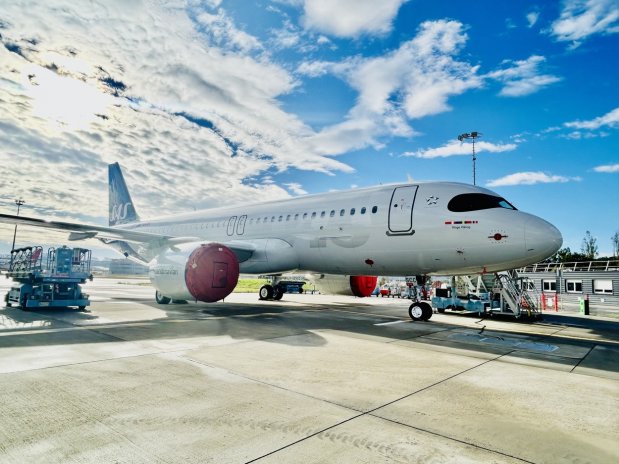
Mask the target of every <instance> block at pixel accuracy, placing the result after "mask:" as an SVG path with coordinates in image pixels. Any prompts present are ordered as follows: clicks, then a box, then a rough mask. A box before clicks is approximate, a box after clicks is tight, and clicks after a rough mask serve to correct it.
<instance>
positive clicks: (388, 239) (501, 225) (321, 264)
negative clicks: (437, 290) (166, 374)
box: [119, 182, 562, 275]
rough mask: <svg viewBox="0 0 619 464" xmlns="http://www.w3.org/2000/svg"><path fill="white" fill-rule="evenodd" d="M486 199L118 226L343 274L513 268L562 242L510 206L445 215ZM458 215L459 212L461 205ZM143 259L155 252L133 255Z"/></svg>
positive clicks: (384, 192) (364, 201) (245, 212)
mask: <svg viewBox="0 0 619 464" xmlns="http://www.w3.org/2000/svg"><path fill="white" fill-rule="evenodd" d="M463 194H479V195H482V196H483V195H486V196H491V197H492V198H497V197H498V195H496V194H495V193H493V192H490V191H488V190H486V189H482V188H479V187H474V186H471V185H466V184H458V183H447V182H429V183H419V184H402V185H389V186H380V187H373V188H367V189H361V190H354V191H345V192H332V193H326V194H319V195H310V196H305V197H299V198H291V199H286V200H280V201H271V202H266V203H259V204H251V205H250V204H248V205H240V206H234V207H224V208H216V209H211V210H205V211H199V212H194V213H188V214H181V215H175V216H171V217H167V218H159V219H154V220H150V221H144V222H140V223H134V224H128V225H124V226H119V228H122V229H129V230H135V231H142V232H152V233H158V234H166V235H173V236H176V237H196V241H195V242H193V243H188V244H185V245H179V246H178V247H177V248H176V251H172V252H170V251H169V250H168V251H167V254H168V256H169V255H170V253H171V254H174V253H175V252H179V253H184V252H186V250H185V248H188V247H195V246H196V242H200V241H205V242H219V243H222V244H227V243H232V244H234V243H237V244H243V243H245V244H250V245H251V246H253V247H254V251H253V252H252V253H248V257H249V256H250V255H251V256H250V257H249V258H248V259H239V261H240V271H241V272H242V273H250V274H275V273H281V272H286V271H293V270H302V271H310V272H319V273H329V274H348V275H416V274H433V273H434V274H469V273H482V272H494V271H499V270H505V269H512V268H516V267H520V266H524V265H527V264H531V263H534V262H538V261H540V260H543V259H545V258H546V257H548V256H550V255H551V254H553V253H554V252H556V251H557V250H558V249H559V248H560V246H561V243H562V238H561V234H560V233H559V231H558V230H557V229H556V228H555V227H554V226H552V225H551V224H549V223H548V222H546V221H544V220H542V219H540V218H538V217H536V216H533V215H530V214H527V213H523V212H521V211H518V210H515V209H513V208H512V207H511V205H509V204H507V205H509V206H507V207H492V208H489V209H474V208H475V206H474V205H473V206H472V208H473V209H471V210H469V211H452V210H450V209H448V204H449V202H450V200H451V199H452V198H454V197H456V196H458V195H463ZM459 209H462V208H459ZM134 250H135V252H136V253H137V254H138V255H139V256H140V258H141V259H142V260H144V261H150V260H151V259H153V258H156V257H157V256H158V255H159V253H160V252H161V250H158V249H157V248H156V247H154V246H153V245H152V244H150V245H142V246H140V247H135V248H134Z"/></svg>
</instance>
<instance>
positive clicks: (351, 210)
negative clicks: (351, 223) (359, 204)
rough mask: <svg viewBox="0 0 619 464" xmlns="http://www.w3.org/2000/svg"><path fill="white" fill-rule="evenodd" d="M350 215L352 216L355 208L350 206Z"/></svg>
mask: <svg viewBox="0 0 619 464" xmlns="http://www.w3.org/2000/svg"><path fill="white" fill-rule="evenodd" d="M350 215H351V216H354V215H355V208H350Z"/></svg>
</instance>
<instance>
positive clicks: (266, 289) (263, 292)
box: [258, 285, 273, 300]
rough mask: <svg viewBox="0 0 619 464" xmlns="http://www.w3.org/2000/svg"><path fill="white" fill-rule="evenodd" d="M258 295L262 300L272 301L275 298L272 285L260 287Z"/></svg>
mask: <svg viewBox="0 0 619 464" xmlns="http://www.w3.org/2000/svg"><path fill="white" fill-rule="evenodd" d="M258 295H259V297H260V299H261V300H270V299H272V298H273V287H272V286H271V285H263V286H262V287H260V291H259V292H258Z"/></svg>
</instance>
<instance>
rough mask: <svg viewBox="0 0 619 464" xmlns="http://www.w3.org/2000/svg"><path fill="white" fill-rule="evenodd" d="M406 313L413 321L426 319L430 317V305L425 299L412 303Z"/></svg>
mask: <svg viewBox="0 0 619 464" xmlns="http://www.w3.org/2000/svg"><path fill="white" fill-rule="evenodd" d="M408 315H409V316H410V317H411V319H412V320H413V321H428V320H429V319H430V318H431V317H432V306H430V304H429V303H426V302H425V301H419V302H417V303H413V304H412V305H410V307H409V308H408Z"/></svg>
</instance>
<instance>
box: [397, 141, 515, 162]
mask: <svg viewBox="0 0 619 464" xmlns="http://www.w3.org/2000/svg"><path fill="white" fill-rule="evenodd" d="M516 147H517V145H516V144H514V143H506V144H494V143H490V142H482V141H480V142H476V143H475V153H481V152H484V151H487V152H490V153H501V152H505V151H512V150H515V149H516ZM472 153H473V150H472V147H471V145H470V144H468V143H460V142H459V141H452V142H448V143H446V144H445V145H443V146H440V147H437V148H426V149H424V150H418V151H414V152H410V151H409V152H406V153H403V154H402V156H413V157H415V158H428V159H431V158H447V157H448V156H458V155H472Z"/></svg>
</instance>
